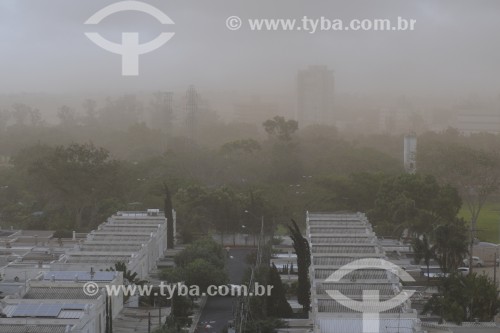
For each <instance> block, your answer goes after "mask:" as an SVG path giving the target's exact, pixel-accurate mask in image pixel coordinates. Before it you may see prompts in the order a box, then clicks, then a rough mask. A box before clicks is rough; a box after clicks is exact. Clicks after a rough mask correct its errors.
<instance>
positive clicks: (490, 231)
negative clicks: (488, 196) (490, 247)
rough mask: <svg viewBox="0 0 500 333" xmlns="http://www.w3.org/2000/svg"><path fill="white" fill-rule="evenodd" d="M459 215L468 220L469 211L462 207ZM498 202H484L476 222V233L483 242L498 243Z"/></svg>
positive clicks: (499, 215) (499, 219)
mask: <svg viewBox="0 0 500 333" xmlns="http://www.w3.org/2000/svg"><path fill="white" fill-rule="evenodd" d="M458 215H459V216H461V217H463V218H464V219H465V220H466V221H467V222H470V213H469V211H468V210H467V208H465V207H462V209H461V210H460V213H458ZM499 226H500V203H489V204H486V205H485V206H484V207H483V209H482V210H481V214H480V215H479V221H478V224H477V235H478V237H479V239H480V240H481V241H483V242H491V243H495V244H498V243H500V229H499Z"/></svg>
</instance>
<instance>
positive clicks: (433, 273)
mask: <svg viewBox="0 0 500 333" xmlns="http://www.w3.org/2000/svg"><path fill="white" fill-rule="evenodd" d="M420 275H421V276H423V277H428V278H430V279H438V278H444V277H448V276H449V275H450V273H445V272H443V271H442V270H441V267H439V266H430V267H429V271H427V267H425V266H421V267H420Z"/></svg>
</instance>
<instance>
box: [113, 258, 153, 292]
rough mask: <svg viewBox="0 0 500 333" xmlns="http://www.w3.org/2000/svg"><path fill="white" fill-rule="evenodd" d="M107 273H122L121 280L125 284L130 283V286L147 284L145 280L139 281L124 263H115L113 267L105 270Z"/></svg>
mask: <svg viewBox="0 0 500 333" xmlns="http://www.w3.org/2000/svg"><path fill="white" fill-rule="evenodd" d="M106 271H107V272H122V273H123V280H124V281H125V283H127V282H128V283H130V284H135V285H137V286H142V285H145V284H146V283H148V281H147V280H141V279H139V278H138V277H137V275H138V274H137V273H136V272H132V271H130V270H129V269H128V268H127V264H126V263H124V262H117V263H115V266H114V267H110V268H107V269H106Z"/></svg>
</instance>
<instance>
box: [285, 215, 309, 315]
mask: <svg viewBox="0 0 500 333" xmlns="http://www.w3.org/2000/svg"><path fill="white" fill-rule="evenodd" d="M291 221H292V225H289V226H288V230H289V232H290V237H291V238H292V241H293V248H294V249H295V253H296V254H297V274H298V284H297V300H298V302H299V304H300V305H302V309H303V310H304V312H305V313H307V312H308V311H309V310H310V309H311V282H310V280H309V266H311V249H310V247H309V242H308V241H307V239H306V238H305V237H304V236H302V233H301V232H300V229H299V227H298V225H297V223H296V222H295V221H294V220H293V219H292V220H291Z"/></svg>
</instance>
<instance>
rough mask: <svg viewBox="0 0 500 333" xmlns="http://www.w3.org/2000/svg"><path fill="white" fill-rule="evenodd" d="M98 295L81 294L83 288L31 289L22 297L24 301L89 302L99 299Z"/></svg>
mask: <svg viewBox="0 0 500 333" xmlns="http://www.w3.org/2000/svg"><path fill="white" fill-rule="evenodd" d="M99 296H100V295H99V294H97V295H94V296H88V295H87V294H85V293H84V292H83V288H82V287H81V286H80V287H73V288H65V287H53V288H49V287H31V288H30V289H29V290H28V292H27V293H26V294H25V295H24V297H23V298H24V299H57V300H70V299H73V300H75V299H78V300H90V299H97V298H99Z"/></svg>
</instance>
